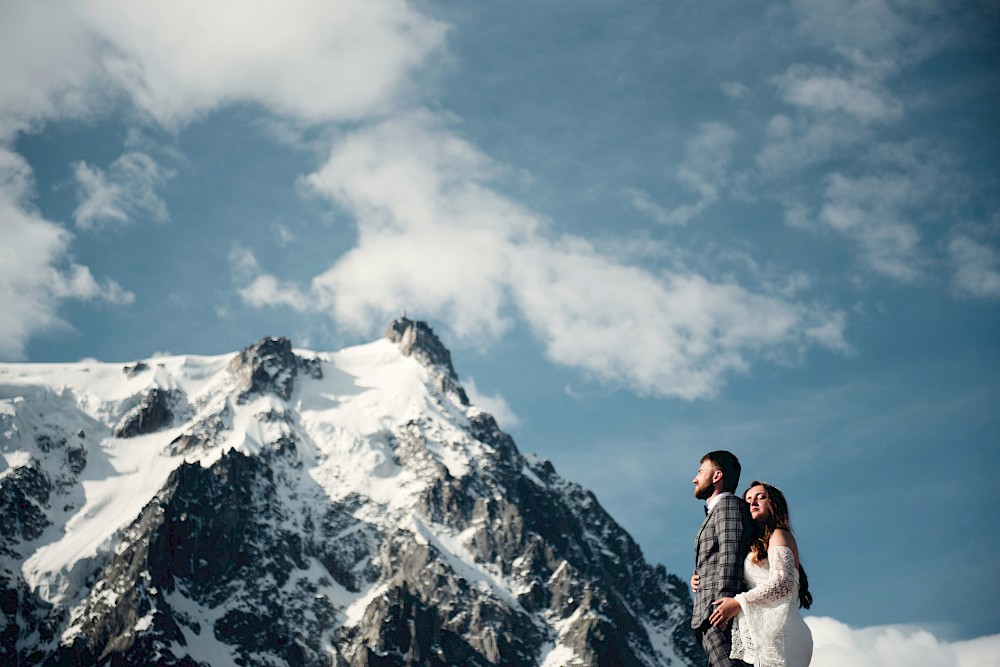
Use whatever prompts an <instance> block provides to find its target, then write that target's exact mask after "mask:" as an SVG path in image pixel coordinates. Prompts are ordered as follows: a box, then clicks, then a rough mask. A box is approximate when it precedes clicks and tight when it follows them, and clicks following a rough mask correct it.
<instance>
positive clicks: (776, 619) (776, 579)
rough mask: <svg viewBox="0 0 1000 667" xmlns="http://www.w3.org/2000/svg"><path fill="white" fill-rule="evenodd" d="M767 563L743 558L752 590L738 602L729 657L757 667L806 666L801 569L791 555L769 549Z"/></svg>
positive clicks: (809, 644) (808, 639) (808, 636)
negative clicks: (801, 601)
mask: <svg viewBox="0 0 1000 667" xmlns="http://www.w3.org/2000/svg"><path fill="white" fill-rule="evenodd" d="M767 555H768V558H767V560H766V561H763V562H760V563H754V562H753V561H752V557H751V556H747V559H746V562H745V563H744V564H743V576H744V578H745V579H746V582H747V586H748V587H749V588H750V590H748V591H747V592H746V593H740V594H739V595H737V596H736V599H737V600H738V601H739V603H740V607H742V608H743V611H742V612H741V613H739V614H737V616H736V618H734V619H733V649H732V654H731V657H733V658H739V659H740V660H743V661H744V662H747V663H749V664H752V665H756V667H807V665H808V664H809V661H810V660H811V659H812V648H813V641H812V633H811V632H809V626H808V625H806V622H805V621H804V620H802V614H800V613H799V570H798V568H797V567H795V556H794V555H793V554H792V550H791V549H789V548H788V547H783V546H772V547H771V548H770V549H768V552H767Z"/></svg>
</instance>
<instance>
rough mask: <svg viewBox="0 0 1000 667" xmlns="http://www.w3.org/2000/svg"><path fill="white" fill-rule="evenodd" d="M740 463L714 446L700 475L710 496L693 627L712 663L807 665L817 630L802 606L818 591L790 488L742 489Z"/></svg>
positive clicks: (758, 485) (700, 539)
mask: <svg viewBox="0 0 1000 667" xmlns="http://www.w3.org/2000/svg"><path fill="white" fill-rule="evenodd" d="M739 481H740V462H739V460H738V459H737V458H736V457H735V456H734V455H733V454H732V453H730V452H727V451H717V452H709V453H708V454H706V455H705V456H703V457H702V458H701V467H700V468H699V469H698V474H697V476H695V478H694V495H695V498H698V499H699V500H703V501H705V503H706V505H705V514H706V516H705V522H704V523H703V524H702V525H701V529H700V530H699V531H698V536H697V537H696V538H695V571H694V574H693V576H692V577H691V589H692V590H693V591H694V612H693V614H692V617H691V627H692V628H693V629H694V631H695V635H696V636H697V638H698V643H699V644H701V646H702V648H704V649H705V653H706V654H708V663H709V665H711V667H743V666H744V665H747V664H750V665H756V666H757V667H806V666H807V665H808V664H809V661H810V660H811V659H812V634H811V633H810V632H809V626H807V625H806V623H805V621H804V620H802V615H801V614H800V613H799V607H800V606H801V607H805V608H807V609H808V608H809V605H811V604H812V596H811V595H810V594H809V582H808V580H807V579H806V573H805V571H804V570H803V569H802V566H801V565H800V564H799V552H798V546H797V545H796V543H795V538H794V537H792V531H791V527H790V525H789V521H788V503H787V502H786V501H785V496H784V494H782V493H781V491H780V490H779V489H777V488H776V487H774V486H771V485H770V484H765V483H763V482H758V481H754V482H751V483H750V486H749V488H747V490H746V491H744V492H743V497H742V498H740V497H739V496H736V495H735V491H736V486H737V484H739Z"/></svg>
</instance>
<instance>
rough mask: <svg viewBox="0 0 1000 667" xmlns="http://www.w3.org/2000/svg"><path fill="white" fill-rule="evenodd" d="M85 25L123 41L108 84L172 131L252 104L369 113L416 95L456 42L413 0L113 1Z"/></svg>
mask: <svg viewBox="0 0 1000 667" xmlns="http://www.w3.org/2000/svg"><path fill="white" fill-rule="evenodd" d="M83 19H84V20H85V21H86V22H87V23H88V25H89V26H90V27H91V28H92V29H93V30H94V32H95V33H97V34H98V35H100V36H101V37H102V38H103V39H104V40H107V42H108V43H109V44H110V45H111V46H112V48H111V49H109V50H106V51H104V52H103V53H102V54H101V56H100V57H101V62H102V65H103V67H104V68H105V70H106V71H107V73H108V75H109V77H110V78H111V79H113V80H114V81H115V82H116V83H117V84H118V85H119V86H121V87H122V88H123V89H124V90H126V91H127V92H128V93H129V95H130V96H131V98H132V100H133V101H134V102H135V104H136V105H137V106H138V107H139V108H141V109H143V110H145V111H146V112H148V113H149V114H150V115H151V116H152V117H153V118H155V119H156V120H158V121H159V122H161V123H163V124H165V125H178V124H183V123H185V122H187V121H188V120H190V119H192V118H193V117H196V116H197V115H199V114H202V113H205V112H208V111H211V110H212V109H214V108H216V107H218V106H220V105H223V104H227V103H231V102H242V101H250V102H256V103H259V104H262V105H263V106H265V107H267V108H269V109H272V110H274V111H276V112H278V113H279V114H281V115H287V116H292V117H295V118H299V119H302V120H305V121H307V122H322V121H328V120H344V119H356V118H361V117H364V116H366V115H368V114H370V113H374V112H378V111H380V110H384V109H386V108H387V105H389V104H391V103H392V102H393V101H394V100H395V99H397V98H398V97H399V96H400V95H403V94H405V93H406V91H407V88H408V86H409V85H411V83H412V82H411V80H410V76H411V74H412V72H413V71H414V70H415V68H417V67H418V66H419V65H421V64H422V63H423V62H424V60H425V59H426V57H427V56H428V55H429V54H430V53H431V52H433V51H435V50H436V49H437V48H439V47H440V46H441V44H442V43H443V39H444V35H445V27H444V26H443V25H442V24H440V23H438V22H436V21H434V20H433V19H430V18H429V17H427V16H426V15H424V14H421V13H420V12H418V11H416V10H415V9H414V8H412V7H411V6H410V5H409V4H408V3H406V2H403V1H402V0H340V1H339V2H327V1H326V0H292V1H291V2H283V3H277V4H271V3H254V4H252V5H249V6H248V5H247V4H246V3H244V2H239V1H237V0H231V1H224V2H213V3H210V4H206V3H204V2H198V1H197V0H180V1H179V2H178V1H177V0H173V1H171V2H152V3H149V2H147V3H143V4H142V5H136V4H135V3H131V2H127V1H122V0H104V1H103V2H95V3H91V4H90V5H89V6H88V11H87V13H86V15H85V16H84V17H83Z"/></svg>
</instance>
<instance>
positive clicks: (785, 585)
mask: <svg viewBox="0 0 1000 667" xmlns="http://www.w3.org/2000/svg"><path fill="white" fill-rule="evenodd" d="M767 565H768V572H769V574H770V576H769V577H768V580H767V582H765V583H763V584H761V585H760V586H757V587H756V588H753V589H751V590H749V591H747V592H746V593H743V599H742V600H740V605H741V606H743V607H746V605H759V604H768V603H772V602H777V601H779V600H781V599H782V598H784V597H786V596H787V595H788V594H789V593H791V592H792V589H793V588H795V573H796V569H795V556H794V554H792V550H791V549H790V548H788V547H781V546H775V547H771V548H770V549H768V550H767ZM737 599H739V596H737Z"/></svg>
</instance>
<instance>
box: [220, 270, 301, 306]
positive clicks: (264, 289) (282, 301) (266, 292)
mask: <svg viewBox="0 0 1000 667" xmlns="http://www.w3.org/2000/svg"><path fill="white" fill-rule="evenodd" d="M238 293H239V295H240V298H241V299H243V302H244V303H246V304H247V305H250V306H254V307H255V308H263V307H265V306H287V307H289V308H291V309H292V310H297V311H299V312H305V311H308V310H310V309H312V308H313V307H314V306H313V303H314V302H313V299H312V298H311V297H310V295H308V294H305V293H303V292H301V291H300V290H299V289H298V287H297V286H296V285H294V284H292V283H286V282H282V281H280V280H278V279H277V278H275V277H274V276H272V275H268V274H262V275H259V276H257V277H256V278H254V279H253V280H252V281H251V282H250V284H249V285H247V286H246V287H242V288H240V289H239V290H238Z"/></svg>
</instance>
